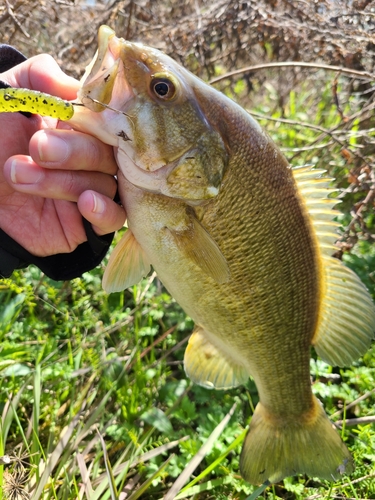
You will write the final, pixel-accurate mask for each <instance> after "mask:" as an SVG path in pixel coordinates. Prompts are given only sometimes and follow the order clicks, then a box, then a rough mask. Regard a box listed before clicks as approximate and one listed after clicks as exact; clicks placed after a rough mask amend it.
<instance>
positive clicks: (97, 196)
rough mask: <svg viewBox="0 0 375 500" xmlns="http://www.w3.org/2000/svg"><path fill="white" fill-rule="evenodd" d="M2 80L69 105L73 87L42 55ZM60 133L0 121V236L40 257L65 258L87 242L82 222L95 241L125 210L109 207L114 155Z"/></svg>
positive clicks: (49, 126)
mask: <svg viewBox="0 0 375 500" xmlns="http://www.w3.org/2000/svg"><path fill="white" fill-rule="evenodd" d="M0 80H3V81H4V82H6V83H8V84H9V85H11V86H12V87H23V88H29V89H33V90H40V91H42V92H48V93H49V94H52V95H56V96H59V97H62V98H63V99H68V100H72V99H74V98H75V97H76V92H77V90H78V87H79V84H78V81H76V80H75V79H73V78H71V77H69V76H67V75H66V74H64V73H63V72H62V71H61V69H60V68H59V66H58V65H57V63H56V62H55V61H54V60H53V59H52V58H51V57H50V56H47V55H39V56H36V57H33V58H31V59H29V60H27V61H25V62H24V63H21V64H19V65H18V66H15V67H14V68H12V69H11V70H9V71H6V72H4V73H2V74H0ZM56 127H59V128H56ZM60 127H61V124H60V123H58V122H57V121H56V120H53V119H50V118H42V117H40V116H38V115H33V116H31V117H30V118H27V117H25V116H23V115H21V114H20V113H0V128H1V130H2V134H1V138H0V228H1V229H3V231H5V232H6V233H7V234H8V235H9V236H10V237H11V238H13V239H14V240H15V241H17V242H18V243H19V244H20V245H22V246H23V247H24V248H25V249H26V250H28V251H29V252H30V253H32V254H34V255H36V256H40V257H44V256H47V255H54V254H56V253H66V252H71V251H73V250H74V249H75V248H76V247H77V246H78V245H79V244H80V243H83V242H84V241H86V233H85V230H84V227H83V224H82V216H83V217H85V218H86V219H87V220H88V221H89V222H91V224H92V225H93V229H94V231H95V232H96V233H97V234H98V235H103V234H106V233H110V232H113V231H115V230H116V229H119V228H120V227H122V225H123V223H124V221H125V213H124V210H123V209H122V208H121V207H120V206H119V205H117V204H116V203H115V202H114V201H112V199H113V197H114V196H115V193H116V190H117V184H116V180H115V178H114V175H115V174H116V172H117V165H116V162H115V160H114V157H113V152H112V147H110V146H108V145H105V144H103V143H102V142H100V141H99V140H98V139H96V138H94V137H92V136H89V135H86V134H83V133H81V132H76V131H73V130H68V129H67V128H65V127H64V125H63V127H64V128H60Z"/></svg>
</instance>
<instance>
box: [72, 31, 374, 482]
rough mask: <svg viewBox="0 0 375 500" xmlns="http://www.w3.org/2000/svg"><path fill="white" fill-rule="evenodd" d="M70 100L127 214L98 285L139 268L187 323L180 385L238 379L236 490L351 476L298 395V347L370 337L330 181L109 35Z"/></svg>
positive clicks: (350, 355) (318, 418)
mask: <svg viewBox="0 0 375 500" xmlns="http://www.w3.org/2000/svg"><path fill="white" fill-rule="evenodd" d="M78 97H79V101H80V104H82V105H81V106H74V107H75V113H74V116H73V118H72V119H71V120H70V122H68V123H70V124H72V126H73V127H74V128H76V129H78V130H82V131H84V132H87V133H90V134H92V135H95V136H96V137H98V138H99V139H101V140H102V141H104V142H106V143H108V144H110V145H112V146H113V148H114V152H115V156H116V160H117V163H118V166H119V171H118V185H119V192H120V196H121V200H122V204H123V206H124V208H125V211H126V214H127V225H128V229H127V230H126V232H125V233H124V236H123V237H122V239H121V240H120V242H119V243H118V244H117V246H116V247H115V248H114V250H113V252H112V253H111V256H110V259H109V262H108V266H107V268H106V270H105V273H104V276H103V286H104V289H105V290H107V291H108V292H115V291H120V290H123V289H125V288H127V287H129V286H132V285H134V284H136V283H138V282H139V281H140V280H141V279H142V278H143V277H145V276H147V274H148V273H149V272H150V269H151V267H152V268H153V269H154V270H155V271H156V273H157V276H158V277H159V279H160V280H161V282H162V283H163V285H164V286H165V287H166V289H167V290H168V291H169V292H170V294H171V295H172V296H173V297H174V298H175V299H176V301H177V302H178V303H179V304H180V305H181V306H182V308H183V309H184V311H185V312H186V313H187V314H188V315H189V316H190V317H191V318H192V319H193V320H194V322H195V328H194V331H193V333H192V335H191V337H190V340H189V343H188V346H187V348H186V352H185V355H184V367H185V371H186V374H187V376H188V377H189V378H190V379H191V380H192V381H193V382H194V383H196V384H199V385H200V386H203V387H206V388H208V389H231V388H233V387H237V386H240V385H242V384H245V383H247V381H248V379H249V377H252V379H253V380H254V382H255V384H256V387H257V391H258V394H259V402H258V404H257V406H256V408H255V412H254V414H253V416H252V418H251V422H250V426H249V430H248V432H247V435H246V438H245V440H244V444H243V448H242V451H241V457H240V469H241V474H242V476H243V478H244V479H245V480H246V481H248V482H249V483H252V484H254V485H258V484H264V483H266V482H267V481H268V482H269V483H276V482H279V481H281V480H282V479H283V478H285V477H287V476H293V475H296V474H299V473H305V474H307V475H309V476H311V477H319V478H322V479H327V480H331V481H332V480H336V479H338V478H340V476H341V474H343V473H347V474H350V473H351V472H352V471H353V468H354V463H353V460H352V457H351V455H350V453H349V451H348V449H347V447H346V446H345V444H344V442H343V441H342V440H341V438H340V436H339V434H338V433H337V431H336V430H335V428H334V426H333V424H332V423H331V421H330V420H329V418H328V417H327V415H326V413H325V411H324V409H323V407H322V404H321V403H320V402H319V400H318V399H317V398H316V397H315V396H314V394H313V392H312V387H311V379H310V356H311V354H310V351H311V347H312V346H313V347H314V349H315V350H316V352H317V354H318V355H319V356H320V357H321V358H322V359H323V360H324V361H326V362H327V363H329V364H331V365H335V366H336V365H337V366H344V365H348V364H351V363H352V362H353V361H354V360H356V359H357V358H358V357H360V356H361V355H363V354H364V353H365V352H366V351H367V349H368V348H369V346H370V344H371V341H372V339H373V337H374V330H375V308H374V304H373V302H372V299H371V296H370V294H369V293H368V291H367V289H366V288H365V286H364V285H363V284H362V282H361V281H360V279H359V278H358V276H357V275H356V274H355V273H354V272H353V271H351V270H350V269H349V268H347V267H346V266H345V265H344V264H343V263H342V262H341V261H340V260H338V259H335V258H333V257H332V254H333V252H334V251H335V247H334V242H335V240H336V239H337V227H338V225H339V224H338V223H337V222H336V221H335V220H334V219H335V217H336V216H337V214H338V212H337V211H336V210H335V209H334V206H335V205H336V204H337V200H335V199H334V198H332V196H331V194H332V192H333V188H332V187H330V186H331V179H330V178H327V177H326V176H325V172H324V171H323V170H322V169H314V168H312V167H311V166H303V167H298V168H292V167H291V166H290V165H289V163H288V161H287V160H286V158H285V157H284V156H283V154H282V153H281V152H280V149H279V148H278V147H277V146H276V144H275V143H274V142H273V141H272V140H271V138H270V137H269V136H268V135H267V134H266V133H265V131H264V130H263V129H262V128H261V127H260V125H259V124H258V123H257V122H256V121H255V120H254V119H253V118H252V117H251V115H250V114H249V113H248V112H247V111H245V110H244V109H243V108H241V107H240V106H239V105H238V104H236V103H235V102H234V101H233V100H231V99H230V98H228V97H227V96H225V95H224V94H223V93H221V92H219V91H218V90H216V89H215V88H213V87H211V86H209V85H208V84H206V83H205V82H204V81H202V80H201V79H199V78H198V77H196V76H195V75H193V74H192V73H190V72H189V71H188V70H186V69H185V68H183V67H182V66H181V65H180V64H179V63H177V62H176V61H174V60H173V59H172V58H170V57H169V56H167V55H166V54H164V53H162V52H160V51H158V50H157V49H154V48H150V47H147V46H144V45H143V44H140V43H135V42H130V41H127V40H124V39H123V38H119V37H117V36H116V34H115V32H114V31H113V30H112V29H111V28H109V27H108V26H102V27H101V28H100V30H99V36H98V51H97V54H96V56H95V57H94V59H93V61H92V62H91V64H90V65H89V66H88V68H87V69H86V73H85V75H84V77H83V79H82V83H81V88H80V91H79V94H78Z"/></svg>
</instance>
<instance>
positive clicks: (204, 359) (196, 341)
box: [184, 327, 249, 389]
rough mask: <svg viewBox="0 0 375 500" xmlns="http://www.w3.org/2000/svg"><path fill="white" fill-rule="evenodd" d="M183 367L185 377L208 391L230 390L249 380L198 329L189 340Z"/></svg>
mask: <svg viewBox="0 0 375 500" xmlns="http://www.w3.org/2000/svg"><path fill="white" fill-rule="evenodd" d="M184 365H185V372H186V374H187V376H188V377H189V378H190V379H191V380H192V381H193V382H195V383H196V384H198V385H201V386H203V387H206V388H208V389H230V388H232V387H237V386H238V385H241V384H244V383H245V382H247V380H248V378H249V374H248V373H247V371H246V370H245V368H244V367H243V366H241V365H239V364H237V363H236V362H234V361H233V360H232V359H231V358H230V356H229V355H226V354H224V353H223V352H222V351H220V350H219V349H218V348H217V347H216V346H214V345H213V344H212V343H211V342H210V340H209V339H208V338H207V335H206V334H205V332H204V330H203V328H200V327H197V328H196V329H195V330H194V332H193V334H192V336H191V337H190V339H189V344H188V346H187V348H186V351H185V358H184Z"/></svg>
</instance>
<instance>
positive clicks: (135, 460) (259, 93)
mask: <svg viewBox="0 0 375 500" xmlns="http://www.w3.org/2000/svg"><path fill="white" fill-rule="evenodd" d="M206 4H207V3H206V2H204V1H203V0H196V1H195V2H190V1H188V0H181V1H178V0H170V1H168V0H163V1H146V0H140V1H112V2H110V1H108V2H104V1H97V2H95V1H91V2H89V1H87V2H84V1H81V2H79V1H68V0H67V1H64V0H55V1H52V0H51V1H47V0H27V1H23V0H22V1H21V0H14V1H13V2H11V1H8V0H5V1H4V3H3V4H2V5H1V6H0V26H1V28H2V30H1V32H2V38H3V39H2V42H6V43H11V44H13V45H15V46H17V47H18V48H19V49H20V50H22V51H23V52H24V53H25V54H26V55H27V56H32V55H35V54H37V53H41V52H48V53H50V54H52V55H54V57H55V58H56V59H57V60H58V61H59V63H60V64H61V65H62V66H63V67H64V68H65V70H66V71H67V72H69V73H70V74H72V75H74V76H79V75H80V74H82V72H83V69H84V66H85V65H86V64H87V63H88V62H89V61H90V60H91V58H92V56H93V53H94V51H95V49H96V34H97V28H98V27H99V26H100V25H101V24H103V23H105V24H108V25H110V26H112V27H114V28H115V29H116V31H117V33H118V34H119V35H120V34H121V35H123V36H125V37H127V38H130V39H133V40H139V41H143V42H144V43H148V44H150V45H153V46H156V47H158V48H161V49H163V50H165V51H166V52H168V53H169V54H170V55H172V56H173V57H175V58H176V59H177V60H179V61H180V62H181V63H183V64H184V65H186V66H188V67H189V68H190V69H191V70H192V71H194V72H195V73H196V74H198V75H200V76H201V77H202V78H204V79H205V80H207V81H208V80H211V81H212V82H213V84H214V85H215V86H217V87H218V88H219V89H221V90H223V91H224V92H226V93H227V94H228V95H230V96H231V97H233V98H234V99H235V100H237V101H238V102H240V103H241V104H242V105H243V106H244V107H246V108H247V109H249V110H250V111H251V112H252V114H253V115H254V116H255V117H257V118H258V119H259V120H260V122H261V123H262V125H263V126H264V127H265V128H266V129H267V130H268V132H269V133H270V135H271V136H272V137H273V138H274V140H275V141H276V142H277V143H278V144H279V145H280V147H281V148H282V150H283V151H284V153H285V154H286V156H287V157H288V159H289V160H290V161H291V163H292V164H294V165H302V164H306V163H312V164H316V165H317V166H319V167H323V168H325V169H327V170H328V172H329V174H330V175H331V176H332V177H334V178H335V179H336V181H335V182H336V185H337V187H338V194H337V197H338V198H339V200H340V201H341V205H340V209H341V210H342V216H341V217H340V220H341V222H342V230H341V234H340V235H338V243H337V253H336V256H337V257H339V258H343V259H344V260H345V261H346V262H347V264H348V265H349V266H351V267H352V268H353V269H354V270H355V271H356V272H357V273H358V274H359V275H360V276H361V278H362V279H363V281H364V283H365V284H366V286H367V287H368V288H369V290H370V292H371V293H372V295H373V297H374V298H375V247H374V245H373V243H374V234H375V214H374V195H375V170H374V130H375V125H374V118H373V109H374V80H375V69H374V62H375V52H374V47H375V45H374V22H375V4H374V2H371V1H366V0H363V1H349V0H341V1H329V0H327V1H320V2H314V1H311V2H307V1H297V0H269V1H266V0H258V1H246V2H245V1H224V0H222V1H216V2H210V4H209V5H206ZM285 61H293V62H294V64H293V65H286V64H285ZM337 67H339V68H341V69H337ZM233 72H234V74H233ZM104 264H105V263H104ZM102 271H103V269H102V268H98V269H95V270H93V271H92V272H90V273H86V274H85V275H84V276H83V277H82V279H76V280H73V281H71V282H65V283H57V282H53V281H51V280H49V279H48V278H46V276H44V275H43V274H41V273H40V271H39V270H37V269H35V268H33V267H30V268H29V269H27V270H25V271H20V272H17V273H14V275H13V276H12V279H11V280H2V281H0V414H1V420H0V485H1V487H2V494H3V496H4V497H5V498H12V499H19V498H32V499H39V498H44V499H47V498H56V499H76V498H89V499H90V500H92V499H102V498H103V499H107V498H111V499H114V498H119V499H127V500H130V499H132V500H134V499H136V498H142V499H150V500H153V499H155V500H156V499H162V498H165V499H172V498H176V499H180V498H181V499H182V498H195V499H209V498H215V499H246V498H249V496H250V495H252V494H253V492H254V491H255V489H254V488H253V487H251V486H249V485H248V484H246V483H245V482H244V481H243V480H242V479H241V477H240V474H239V468H238V462H239V452H240V448H241V442H242V439H243V437H244V429H245V427H246V425H247V424H248V421H249V418H250V416H251V414H252V412H253V408H254V406H255V404H256V402H257V393H256V390H255V386H254V384H253V383H252V382H251V381H249V382H248V384H247V386H246V387H241V388H239V389H236V390H232V391H227V392H223V391H217V392H216V391H207V390H205V389H202V388H199V387H197V386H193V385H191V383H190V382H189V380H188V379H187V378H186V376H185V374H184V371H183V366H182V358H183V352H184V348H185V344H186V342H187V338H188V336H189V334H190V333H191V330H192V322H191V320H190V319H189V318H187V317H186V316H185V315H184V313H183V312H182V311H181V309H180V308H179V306H178V305H177V304H176V303H175V302H174V300H173V299H171V297H170V296H169V295H168V294H167V293H166V291H165V290H164V289H163V287H162V286H161V284H160V282H159V281H158V280H157V278H155V276H154V275H152V276H151V277H149V278H147V279H145V280H144V281H143V282H142V283H141V284H139V285H138V286H135V287H134V288H133V289H129V290H126V291H125V292H123V293H116V294H112V295H106V294H105V293H104V292H103V291H102V289H101V276H102ZM311 373H312V377H313V389H314V392H315V393H316V394H317V395H318V396H319V398H320V399H321V400H322V401H323V404H324V407H325V409H326V411H327V413H328V414H329V415H330V416H331V418H332V420H333V421H334V422H335V423H336V425H337V426H338V427H339V428H340V429H342V431H341V432H342V436H343V438H344V439H345V440H346V442H347V444H348V446H349V447H350V449H351V451H352V453H353V455H354V458H355V461H356V471H355V473H354V474H353V475H352V476H351V477H350V478H349V477H343V479H342V481H340V482H337V483H335V484H330V483H328V482H325V481H320V480H317V479H314V478H307V477H303V476H299V477H295V478H288V479H285V480H284V481H282V482H281V483H280V484H277V485H274V486H272V487H269V488H267V489H266V490H265V491H264V492H263V493H262V496H263V497H264V498H270V499H271V498H272V499H277V498H283V499H288V500H289V499H290V500H292V499H302V498H303V499H310V500H313V499H314V500H315V499H318V498H357V499H359V498H375V468H374V460H375V451H374V448H375V427H374V423H373V422H374V420H375V419H374V414H375V411H374V410H375V389H374V387H375V383H374V381H375V351H374V349H370V351H369V352H368V353H367V354H366V355H365V356H364V357H363V359H361V360H359V361H358V362H356V363H355V365H353V366H351V367H348V368H346V369H338V368H332V367H330V366H328V365H327V364H325V363H323V362H322V361H321V360H319V359H318V358H316V356H314V355H313V359H312V362H311ZM255 495H256V493H255ZM0 496H1V493H0Z"/></svg>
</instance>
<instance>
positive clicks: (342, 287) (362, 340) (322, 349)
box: [312, 256, 375, 366]
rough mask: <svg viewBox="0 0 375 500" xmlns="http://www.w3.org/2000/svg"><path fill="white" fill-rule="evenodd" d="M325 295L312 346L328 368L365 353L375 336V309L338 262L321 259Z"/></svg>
mask: <svg viewBox="0 0 375 500" xmlns="http://www.w3.org/2000/svg"><path fill="white" fill-rule="evenodd" d="M323 265H324V282H325V293H324V297H323V302H322V306H321V313H320V321H319V324H318V328H317V332H316V334H315V336H314V338H313V341H312V344H313V346H314V347H315V349H316V351H317V353H318V355H319V356H320V357H321V358H322V359H323V360H324V361H326V362H327V363H329V364H331V365H338V366H345V365H350V364H351V363H352V362H353V361H355V360H356V359H358V358H359V357H360V356H362V355H363V354H365V352H366V351H367V350H368V348H369V346H370V344H371V341H372V339H373V338H374V334H375V306H374V303H373V301H372V299H371V297H370V294H369V293H368V291H367V290H366V288H365V286H364V285H363V283H362V282H361V280H360V279H359V277H358V276H357V275H356V274H355V273H354V272H353V271H352V270H351V269H349V268H347V267H346V266H345V265H344V264H343V263H342V262H341V261H340V260H338V259H335V258H333V257H328V256H323Z"/></svg>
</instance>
